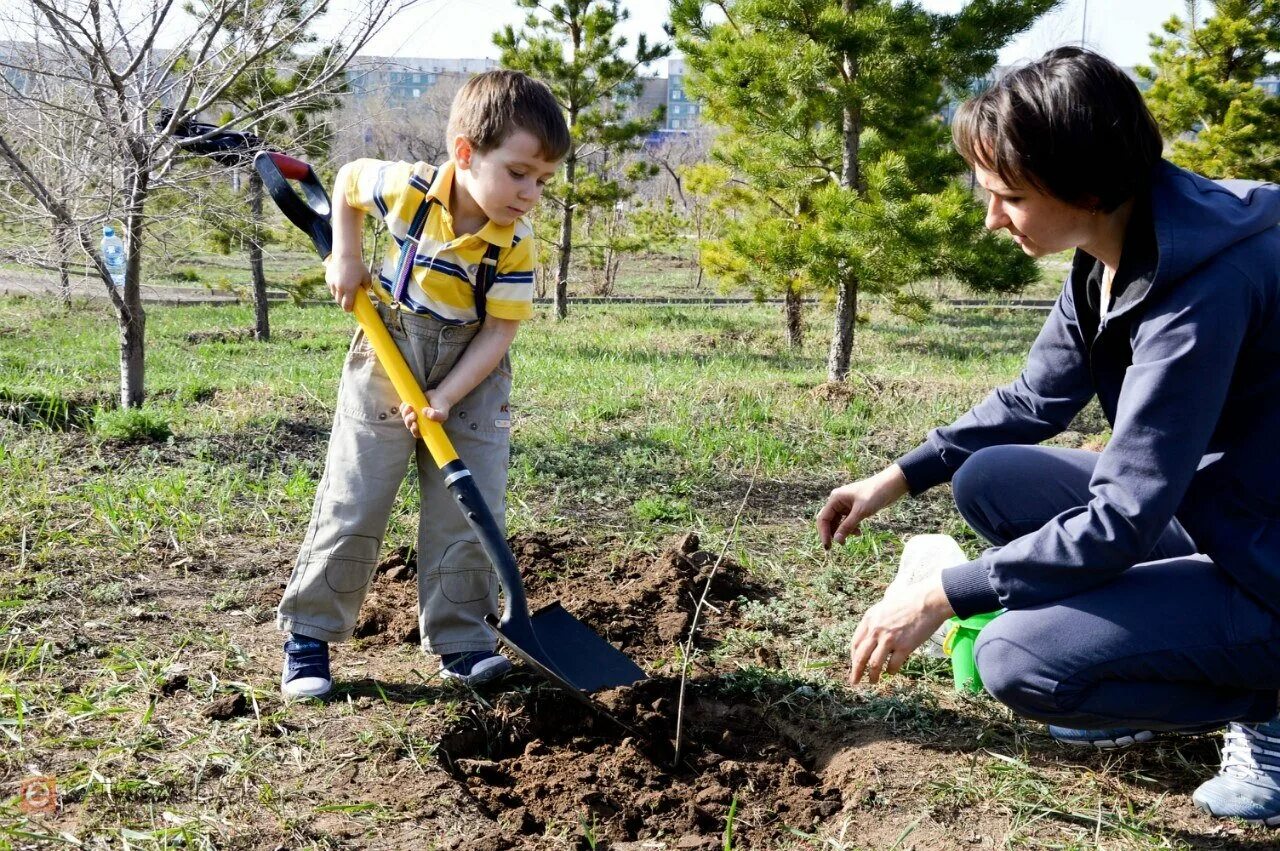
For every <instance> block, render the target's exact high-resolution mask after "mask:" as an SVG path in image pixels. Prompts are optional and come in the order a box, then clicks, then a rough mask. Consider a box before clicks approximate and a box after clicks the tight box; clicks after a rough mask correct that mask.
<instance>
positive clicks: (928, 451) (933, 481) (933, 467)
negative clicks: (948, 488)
mask: <svg viewBox="0 0 1280 851" xmlns="http://www.w3.org/2000/svg"><path fill="white" fill-rule="evenodd" d="M897 463H898V467H899V468H900V469H901V470H902V475H903V476H904V477H905V478H906V480H907V489H908V490H909V491H910V492H911V495H912V496H915V495H916V494H920V493H923V492H925V491H927V490H928V489H929V488H931V487H933V486H934V485H940V484H942V483H943V482H949V481H951V476H952V475H953V474H954V472H955V471H953V470H952V469H951V468H950V467H948V466H947V463H946V462H945V461H943V460H942V455H941V454H940V453H939V452H938V450H937V449H935V448H934V447H933V444H932V443H930V442H929V441H927V440H926V441H925V442H924V443H922V444H920V445H919V446H917V447H916V448H915V449H912V450H911V451H910V452H908V453H907V454H906V455H903V456H902V457H901V458H899V459H898V462H897Z"/></svg>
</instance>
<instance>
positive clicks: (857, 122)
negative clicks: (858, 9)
mask: <svg viewBox="0 0 1280 851" xmlns="http://www.w3.org/2000/svg"><path fill="white" fill-rule="evenodd" d="M844 12H845V14H846V15H852V14H853V0H844ZM844 73H845V77H846V78H847V79H849V80H854V79H856V78H857V76H858V64H857V61H856V59H855V57H853V56H852V55H850V54H845V56H844ZM841 112H842V115H841V128H840V130H841V136H842V140H841V141H842V159H841V163H840V185H841V186H842V187H843V188H845V189H848V190H850V191H852V192H860V191H861V182H862V177H861V175H860V174H859V171H858V143H859V137H860V136H861V135H862V112H861V109H860V105H859V104H858V103H856V102H846V103H845V104H844V108H843V109H842V110H841ZM857 319H858V275H857V273H856V272H854V270H852V269H846V270H845V271H844V274H843V275H842V280H841V281H840V285H839V287H838V289H837V291H836V315H835V323H834V327H833V329H832V332H831V349H830V351H829V352H828V353H827V381H844V380H845V378H847V377H848V375H849V364H850V362H851V361H852V360H853V332H854V326H855V324H856V323H857Z"/></svg>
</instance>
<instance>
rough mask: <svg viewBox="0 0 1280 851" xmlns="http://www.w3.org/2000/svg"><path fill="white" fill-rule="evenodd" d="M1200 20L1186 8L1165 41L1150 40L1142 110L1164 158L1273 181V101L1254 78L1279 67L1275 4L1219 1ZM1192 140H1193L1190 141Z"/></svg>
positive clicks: (1276, 164) (1279, 16) (1278, 8)
mask: <svg viewBox="0 0 1280 851" xmlns="http://www.w3.org/2000/svg"><path fill="white" fill-rule="evenodd" d="M1212 5H1213V7H1214V11H1215V14H1214V15H1212V16H1211V17H1208V18H1206V19H1205V20H1204V21H1202V22H1201V21H1200V20H1199V19H1200V16H1201V10H1202V4H1200V3H1196V2H1190V3H1187V16H1186V18H1185V19H1184V18H1179V17H1177V16H1174V17H1172V18H1170V19H1169V20H1168V21H1167V22H1166V23H1165V25H1164V33H1165V34H1164V35H1152V36H1151V47H1152V50H1153V53H1152V55H1151V61H1152V66H1151V67H1144V68H1139V69H1138V73H1139V74H1140V75H1141V76H1143V77H1145V78H1146V79H1148V80H1151V81H1152V86H1151V88H1150V89H1148V90H1147V93H1146V99H1147V105H1148V106H1149V107H1150V108H1151V112H1152V114H1153V115H1154V116H1155V119H1156V123H1157V124H1159V125H1160V132H1161V133H1162V134H1163V135H1164V137H1165V139H1168V140H1172V141H1173V144H1172V149H1171V151H1170V153H1169V159H1171V160H1172V161H1173V162H1175V163H1177V164H1178V165H1180V166H1183V167H1185V168H1189V169H1191V170H1192V171H1196V172H1199V173H1200V174H1203V175H1206V176H1208V177H1213V178H1223V177H1236V178H1252V179H1257V180H1271V181H1276V180H1280V98H1276V97H1272V96H1270V95H1268V94H1267V92H1266V91H1265V90H1264V89H1263V88H1262V87H1261V86H1259V85H1257V82H1256V81H1257V79H1258V78H1259V77H1264V76H1268V75H1272V74H1275V73H1276V72H1277V70H1278V69H1280V63H1277V62H1276V61H1274V57H1275V55H1276V53H1277V52H1278V51H1280V0H1219V2H1218V3H1215V4H1212ZM1192 134H1194V136H1192Z"/></svg>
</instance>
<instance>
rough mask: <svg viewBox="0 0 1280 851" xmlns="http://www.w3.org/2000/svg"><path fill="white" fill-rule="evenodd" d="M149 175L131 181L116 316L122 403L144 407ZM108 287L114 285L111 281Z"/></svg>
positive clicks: (121, 404)
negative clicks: (144, 248) (144, 269)
mask: <svg viewBox="0 0 1280 851" xmlns="http://www.w3.org/2000/svg"><path fill="white" fill-rule="evenodd" d="M148 178H149V175H148V174H147V173H146V172H145V171H139V172H135V173H134V175H133V179H132V180H131V181H130V184H129V195H130V197H129V200H128V206H127V207H126V213H125V219H124V221H125V237H124V242H125V251H127V252H128V255H127V257H126V262H125V273H124V275H125V277H124V299H123V301H124V310H123V311H121V312H119V313H118V315H117V317H116V319H117V321H118V322H119V325H120V406H121V407H123V408H140V407H142V403H143V402H144V401H145V400H146V398H147V391H146V383H145V382H146V330H147V315H146V312H145V311H143V309H142V223H143V218H142V213H143V205H144V204H145V202H146V197H147V183H148ZM107 286H112V284H111V282H110V281H108V282H107Z"/></svg>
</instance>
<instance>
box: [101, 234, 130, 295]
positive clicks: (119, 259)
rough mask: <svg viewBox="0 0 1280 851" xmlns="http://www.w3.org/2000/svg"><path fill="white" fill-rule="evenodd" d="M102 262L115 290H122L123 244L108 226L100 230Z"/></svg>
mask: <svg viewBox="0 0 1280 851" xmlns="http://www.w3.org/2000/svg"><path fill="white" fill-rule="evenodd" d="M102 262H103V263H106V264H107V271H108V272H110V273H111V280H112V281H114V282H115V285H116V289H120V290H122V289H124V265H125V256H124V243H123V242H121V241H120V237H118V236H116V230H115V228H113V227H111V226H110V225H107V226H106V227H104V228H103V229H102Z"/></svg>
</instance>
